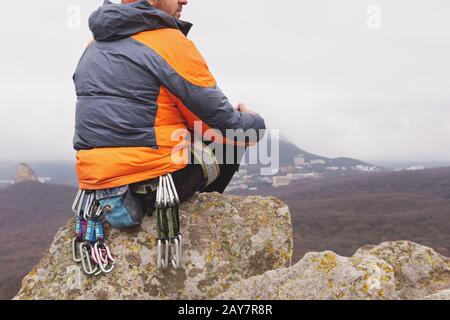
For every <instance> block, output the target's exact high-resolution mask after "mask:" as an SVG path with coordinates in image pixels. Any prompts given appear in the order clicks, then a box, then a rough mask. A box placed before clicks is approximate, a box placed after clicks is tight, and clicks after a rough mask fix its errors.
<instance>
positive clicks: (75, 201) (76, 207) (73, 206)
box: [72, 189, 84, 215]
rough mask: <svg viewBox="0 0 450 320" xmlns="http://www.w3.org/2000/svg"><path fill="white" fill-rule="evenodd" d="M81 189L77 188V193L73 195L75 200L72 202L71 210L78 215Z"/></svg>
mask: <svg viewBox="0 0 450 320" xmlns="http://www.w3.org/2000/svg"><path fill="white" fill-rule="evenodd" d="M83 192H84V191H83V190H81V189H79V190H78V192H77V195H76V196H75V200H74V201H73V204H72V212H73V213H74V214H76V215H78V203H79V202H80V198H81V195H82V194H83Z"/></svg>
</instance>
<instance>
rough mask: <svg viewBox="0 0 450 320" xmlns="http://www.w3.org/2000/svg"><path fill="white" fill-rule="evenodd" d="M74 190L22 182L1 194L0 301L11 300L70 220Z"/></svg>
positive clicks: (5, 189) (72, 188)
mask: <svg viewBox="0 0 450 320" xmlns="http://www.w3.org/2000/svg"><path fill="white" fill-rule="evenodd" d="M76 191H77V190H76V188H74V187H70V186H63V185H54V184H43V183H39V182H29V181H26V182H21V183H17V184H14V185H11V186H8V187H6V188H4V189H3V190H0V243H1V246H0V299H8V298H11V297H12V296H13V295H14V294H16V293H17V290H18V289H19V288H20V285H19V284H20V281H21V280H22V278H23V276H25V275H26V274H27V273H28V272H29V271H30V270H31V268H32V267H33V266H34V265H35V264H36V263H37V262H38V261H39V260H40V259H41V257H42V253H43V251H44V250H46V249H47V248H48V246H49V245H50V243H51V240H52V239H53V236H54V234H55V233H56V231H57V229H58V228H59V227H61V226H62V225H64V224H65V223H66V222H67V221H68V219H69V218H70V217H71V216H72V212H71V205H72V202H73V199H74V197H75V194H76Z"/></svg>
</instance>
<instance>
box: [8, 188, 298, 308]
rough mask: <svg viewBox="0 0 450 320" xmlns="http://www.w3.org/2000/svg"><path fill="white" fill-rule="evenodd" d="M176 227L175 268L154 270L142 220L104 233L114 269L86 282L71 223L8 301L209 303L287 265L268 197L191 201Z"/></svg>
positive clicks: (286, 228) (288, 247) (150, 228)
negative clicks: (178, 254) (178, 256)
mask: <svg viewBox="0 0 450 320" xmlns="http://www.w3.org/2000/svg"><path fill="white" fill-rule="evenodd" d="M181 223H182V234H183V239H184V244H183V262H182V266H181V268H180V269H178V270H176V271H175V270H174V269H172V268H169V269H167V270H159V269H157V268H156V257H155V244H156V239H155V234H156V232H155V227H154V221H153V219H149V218H146V219H144V222H143V223H142V225H141V226H139V227H137V228H135V229H133V230H129V231H127V232H119V231H118V230H111V233H110V235H109V237H108V239H109V242H110V245H111V249H112V251H113V253H114V254H115V255H116V257H117V259H118V265H117V267H116V269H115V270H114V271H113V272H112V273H111V274H109V275H102V276H99V277H91V276H86V275H85V274H84V273H83V272H82V271H81V268H80V266H79V265H77V264H75V263H74V262H72V259H71V257H72V253H71V246H70V245H71V240H72V238H73V236H74V219H72V220H71V221H70V222H69V223H68V224H67V226H65V227H63V228H61V229H60V230H59V231H58V233H57V234H56V236H55V239H54V241H53V243H52V245H51V247H50V249H49V253H48V254H47V255H46V256H45V257H44V258H43V259H42V260H41V261H40V263H39V264H38V265H37V266H36V267H35V268H33V270H32V271H31V272H30V273H29V274H28V275H27V276H26V277H25V278H24V280H23V282H22V288H21V290H20V292H19V293H18V295H17V296H16V297H15V298H14V299H210V298H213V297H215V296H217V295H218V294H220V293H222V292H224V291H225V290H226V289H227V288H229V287H230V286H231V285H232V284H234V283H236V282H238V281H240V280H243V279H246V278H249V277H252V276H255V275H259V274H263V273H265V272H266V271H269V270H272V269H277V268H282V267H288V266H290V264H291V258H292V249H293V241H292V226H291V217H290V213H289V209H288V207H287V206H286V205H285V204H283V203H282V202H281V201H280V200H278V199H276V198H273V197H269V198H261V197H246V198H244V197H236V196H224V195H220V194H217V193H212V194H197V195H195V196H194V197H193V198H192V199H191V200H190V201H188V202H187V203H184V204H183V205H182V206H181Z"/></svg>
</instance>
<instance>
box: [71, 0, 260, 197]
mask: <svg viewBox="0 0 450 320" xmlns="http://www.w3.org/2000/svg"><path fill="white" fill-rule="evenodd" d="M191 26H192V25H191V24H190V23H187V22H184V21H181V20H178V19H175V18H173V17H171V16H169V15H167V14H166V13H164V12H163V11H161V10H158V9H156V8H154V7H152V6H151V5H150V4H149V3H148V1H146V0H143V1H139V2H135V3H133V4H113V3H110V2H108V1H107V2H105V4H104V5H103V6H101V7H100V8H99V9H97V10H96V11H95V12H94V13H93V14H92V15H91V17H90V18H89V27H90V29H91V31H92V33H93V36H94V41H92V42H91V43H90V44H89V46H88V47H87V48H86V50H85V52H84V54H83V56H82V57H81V59H80V61H79V64H78V66H77V69H76V71H75V74H74V76H73V79H74V83H75V89H76V94H77V104H76V118H75V135H74V139H73V143H74V149H75V150H76V151H77V162H76V171H77V176H78V182H79V186H80V188H81V189H87V190H94V189H107V188H113V187H118V186H123V185H127V184H131V183H136V182H140V181H145V180H148V179H152V178H156V177H158V176H161V175H164V174H167V173H171V172H175V171H177V170H180V169H182V168H184V167H185V166H186V163H183V162H179V161H178V162H177V161H172V157H171V155H172V153H173V152H174V148H176V147H178V146H179V145H180V141H177V140H176V139H173V133H174V131H176V130H178V129H181V131H183V129H184V131H186V132H190V131H192V130H193V128H194V121H202V126H201V128H202V129H203V130H207V129H212V130H214V131H217V132H219V133H221V134H222V135H225V131H226V130H227V129H243V130H244V131H245V130H248V129H255V130H260V129H265V123H264V120H263V119H262V118H261V117H260V116H259V115H255V114H250V113H241V112H239V111H237V110H235V109H234V108H233V107H232V105H231V104H230V103H229V101H228V99H227V97H226V96H225V95H224V94H223V93H222V91H221V90H220V89H219V87H218V86H217V84H216V81H215V79H214V77H213V76H212V75H211V73H210V71H209V70H208V66H207V65H206V62H205V60H204V59H203V57H202V56H201V54H200V53H199V51H198V50H197V48H196V47H195V45H194V44H193V42H192V41H190V40H189V39H188V38H187V34H188V32H189V29H190V28H191ZM224 141H225V140H224Z"/></svg>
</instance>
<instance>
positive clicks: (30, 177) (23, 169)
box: [15, 163, 39, 183]
mask: <svg viewBox="0 0 450 320" xmlns="http://www.w3.org/2000/svg"><path fill="white" fill-rule="evenodd" d="M23 181H34V182H36V181H39V180H38V177H37V176H36V174H35V173H34V171H33V169H31V168H30V166H29V165H27V164H26V163H20V164H19V165H18V166H17V170H16V179H15V182H16V183H19V182H23Z"/></svg>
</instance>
